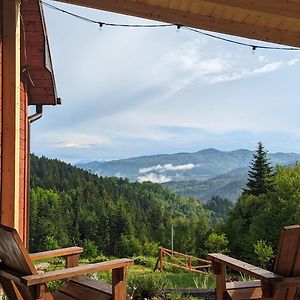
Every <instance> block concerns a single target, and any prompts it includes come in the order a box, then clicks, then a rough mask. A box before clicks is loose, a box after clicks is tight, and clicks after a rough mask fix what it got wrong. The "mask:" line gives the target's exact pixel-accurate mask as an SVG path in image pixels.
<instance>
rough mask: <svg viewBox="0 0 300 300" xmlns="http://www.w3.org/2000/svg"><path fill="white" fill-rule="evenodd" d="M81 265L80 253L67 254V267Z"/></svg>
mask: <svg viewBox="0 0 300 300" xmlns="http://www.w3.org/2000/svg"><path fill="white" fill-rule="evenodd" d="M78 266H79V254H73V255H68V256H66V268H72V267H78Z"/></svg>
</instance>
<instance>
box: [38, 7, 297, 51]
mask: <svg viewBox="0 0 300 300" xmlns="http://www.w3.org/2000/svg"><path fill="white" fill-rule="evenodd" d="M41 3H42V4H43V5H44V6H45V7H47V8H50V9H53V10H56V11H59V12H62V13H64V14H67V15H69V16H72V17H74V18H77V19H79V20H81V21H84V22H88V23H92V24H96V25H98V26H99V27H100V28H102V27H103V26H110V27H128V28H162V27H176V28H177V30H179V29H180V28H184V29H185V30H189V31H192V32H194V33H197V34H201V35H204V36H207V37H210V38H213V39H217V40H221V41H223V42H227V43H232V44H235V45H239V46H244V47H249V48H251V49H252V50H253V51H255V50H256V49H264V50H282V51H300V48H296V47H278V46H277V47H276V46H264V45H257V44H251V43H244V42H240V41H237V40H233V39H230V38H225V37H222V36H220V35H215V34H212V33H208V32H205V31H202V30H198V29H195V28H191V27H186V26H183V25H180V24H121V23H107V22H102V21H98V20H94V19H91V18H87V17H84V16H82V15H79V14H75V13H72V12H70V11H68V10H65V9H62V8H59V7H57V6H55V5H52V4H50V3H48V2H45V1H41Z"/></svg>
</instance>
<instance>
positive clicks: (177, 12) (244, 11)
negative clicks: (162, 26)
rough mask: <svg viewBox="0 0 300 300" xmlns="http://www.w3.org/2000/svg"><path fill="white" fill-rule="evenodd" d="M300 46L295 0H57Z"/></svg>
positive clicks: (299, 7) (298, 8)
mask: <svg viewBox="0 0 300 300" xmlns="http://www.w3.org/2000/svg"><path fill="white" fill-rule="evenodd" d="M58 1H60V2H65V3H69V4H75V5H80V6H84V7H90V8H96V9H101V10H106V11H111V12H116V13H121V14H127V15H132V16H137V17H142V18H147V19H153V20H157V21H162V22H167V23H174V24H180V25H184V26H190V27H194V28H199V29H204V30H209V31H215V32H220V33H225V34H230V35H235V36H241V37H246V38H251V39H256V40H262V41H266V42H272V43H277V44H285V45H290V46H295V47H300V1H299V0H58Z"/></svg>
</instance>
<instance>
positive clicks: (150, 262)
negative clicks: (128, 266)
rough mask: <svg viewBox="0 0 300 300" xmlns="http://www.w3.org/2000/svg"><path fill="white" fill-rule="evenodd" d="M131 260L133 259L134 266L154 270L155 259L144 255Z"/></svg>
mask: <svg viewBox="0 0 300 300" xmlns="http://www.w3.org/2000/svg"><path fill="white" fill-rule="evenodd" d="M133 259H134V263H135V264H136V265H140V266H144V267H147V268H151V269H153V268H154V265H155V263H156V260H157V258H154V257H147V256H144V255H139V256H134V257H133Z"/></svg>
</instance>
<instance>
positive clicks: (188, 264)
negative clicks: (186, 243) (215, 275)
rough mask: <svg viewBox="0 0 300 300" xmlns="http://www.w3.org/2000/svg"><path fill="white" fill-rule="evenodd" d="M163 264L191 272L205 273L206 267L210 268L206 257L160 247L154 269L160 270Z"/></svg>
mask: <svg viewBox="0 0 300 300" xmlns="http://www.w3.org/2000/svg"><path fill="white" fill-rule="evenodd" d="M163 266H173V267H178V268H181V269H185V270H189V271H193V272H199V273H205V271H207V269H209V268H211V262H210V261H209V260H206V259H202V258H198V257H195V256H192V255H187V254H184V253H180V252H176V251H172V250H171V249H167V248H163V247H160V248H159V255H158V259H157V262H156V264H155V267H154V271H156V270H157V269H159V270H160V272H162V271H163Z"/></svg>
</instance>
